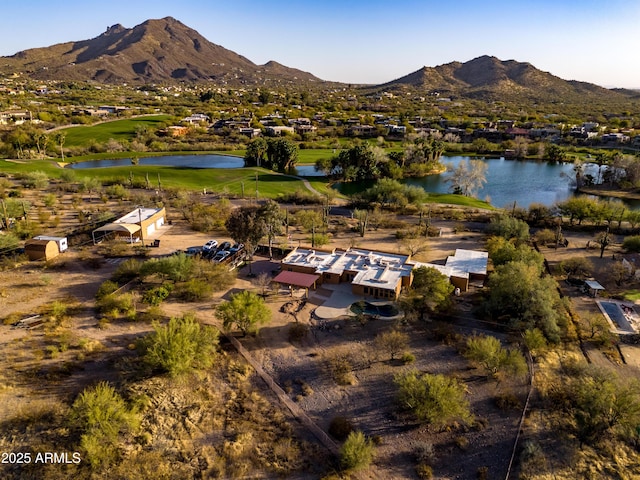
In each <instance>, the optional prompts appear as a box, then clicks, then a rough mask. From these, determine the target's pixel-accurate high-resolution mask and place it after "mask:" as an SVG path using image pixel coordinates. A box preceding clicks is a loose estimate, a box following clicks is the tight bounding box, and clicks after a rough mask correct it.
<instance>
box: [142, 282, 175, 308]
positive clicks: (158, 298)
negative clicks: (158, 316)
mask: <svg viewBox="0 0 640 480" xmlns="http://www.w3.org/2000/svg"><path fill="white" fill-rule="evenodd" d="M170 294H171V286H170V285H160V286H158V287H152V288H150V289H148V290H147V291H146V292H144V294H143V295H142V301H143V302H144V303H148V304H149V305H153V306H156V307H157V306H158V305H160V304H161V303H162V302H163V301H165V300H166V299H167V297H168V296H169V295H170Z"/></svg>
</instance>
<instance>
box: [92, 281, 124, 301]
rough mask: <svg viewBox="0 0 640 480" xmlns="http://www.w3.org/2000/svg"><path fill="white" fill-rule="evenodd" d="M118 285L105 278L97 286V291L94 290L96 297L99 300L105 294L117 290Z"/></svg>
mask: <svg viewBox="0 0 640 480" xmlns="http://www.w3.org/2000/svg"><path fill="white" fill-rule="evenodd" d="M118 288H119V286H118V284H117V283H116V282H113V281H111V280H105V281H104V282H102V283H101V284H100V286H99V287H98V291H97V292H96V299H97V300H101V299H103V298H104V297H106V296H107V295H111V294H112V293H113V292H115V291H116V290H118Z"/></svg>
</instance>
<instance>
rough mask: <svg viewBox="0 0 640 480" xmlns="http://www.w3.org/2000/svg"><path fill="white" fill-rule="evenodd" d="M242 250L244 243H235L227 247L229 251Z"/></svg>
mask: <svg viewBox="0 0 640 480" xmlns="http://www.w3.org/2000/svg"><path fill="white" fill-rule="evenodd" d="M242 250H244V243H236V244H234V245H233V246H232V247H230V248H229V251H230V252H231V253H237V252H240V251H242Z"/></svg>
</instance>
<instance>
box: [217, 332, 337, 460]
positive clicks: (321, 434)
mask: <svg viewBox="0 0 640 480" xmlns="http://www.w3.org/2000/svg"><path fill="white" fill-rule="evenodd" d="M223 335H224V336H225V337H226V338H227V339H228V340H229V341H230V342H231V344H232V345H233V346H234V347H235V348H236V350H237V351H238V353H239V354H240V355H242V356H243V357H244V359H245V360H246V361H247V362H248V363H249V364H250V365H251V366H252V367H253V369H254V370H255V371H256V373H257V374H258V375H259V376H260V378H262V380H264V382H265V383H266V384H267V385H268V387H269V388H270V389H271V390H272V391H273V393H275V394H276V396H277V397H278V399H279V400H280V401H281V402H282V403H283V404H284V405H285V406H286V407H287V408H288V409H289V411H290V412H291V413H292V414H293V416H294V417H295V418H296V419H297V420H298V421H299V422H300V423H301V424H302V425H304V426H305V427H306V428H307V429H308V430H309V431H310V432H311V433H312V434H313V435H314V436H315V437H316V438H317V439H318V440H319V441H320V443H321V444H322V445H324V446H325V447H326V448H327V450H329V451H330V452H331V453H333V454H334V455H338V454H339V452H340V449H339V448H338V445H337V444H336V442H334V441H333V440H332V439H331V437H329V435H327V434H326V432H325V431H324V430H322V429H321V428H320V427H319V426H318V425H317V424H316V423H315V422H314V421H313V420H311V418H309V416H308V415H307V414H306V412H305V411H304V410H302V408H300V406H299V405H297V404H296V403H294V402H293V400H291V398H289V396H288V395H287V394H286V392H285V391H284V390H283V389H282V388H281V387H280V386H279V385H278V384H277V383H276V382H275V381H274V380H273V378H272V377H271V375H269V374H268V373H267V372H265V371H264V369H263V368H262V367H261V366H260V365H259V364H258V362H256V361H255V360H254V358H253V357H252V356H251V354H250V353H249V352H248V351H247V349H246V348H244V347H243V346H242V344H241V343H240V342H239V341H238V340H237V339H236V338H235V337H233V336H232V335H227V334H225V333H224V332H223Z"/></svg>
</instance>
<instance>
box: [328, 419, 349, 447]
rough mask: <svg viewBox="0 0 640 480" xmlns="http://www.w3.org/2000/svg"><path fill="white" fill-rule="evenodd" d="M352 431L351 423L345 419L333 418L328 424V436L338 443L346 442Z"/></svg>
mask: <svg viewBox="0 0 640 480" xmlns="http://www.w3.org/2000/svg"><path fill="white" fill-rule="evenodd" d="M353 430H354V428H353V423H351V421H350V420H349V419H348V418H346V417H341V416H340V417H334V419H333V420H331V423H330V424H329V434H330V435H331V436H333V437H335V438H336V439H337V440H340V441H343V440H346V439H347V437H348V436H349V434H350V433H351V432H353Z"/></svg>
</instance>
